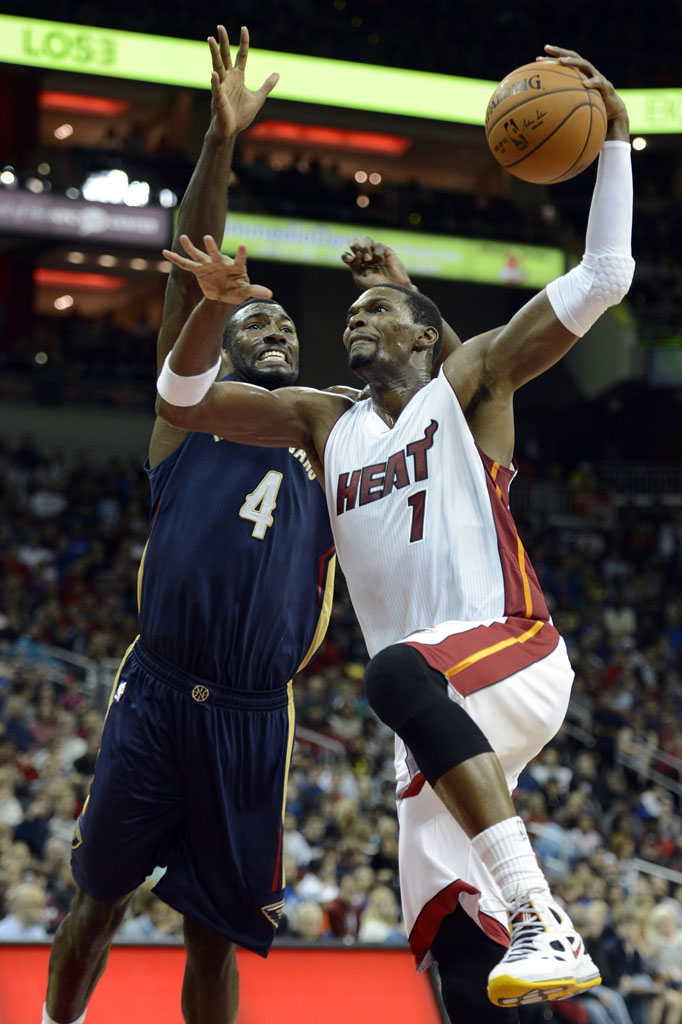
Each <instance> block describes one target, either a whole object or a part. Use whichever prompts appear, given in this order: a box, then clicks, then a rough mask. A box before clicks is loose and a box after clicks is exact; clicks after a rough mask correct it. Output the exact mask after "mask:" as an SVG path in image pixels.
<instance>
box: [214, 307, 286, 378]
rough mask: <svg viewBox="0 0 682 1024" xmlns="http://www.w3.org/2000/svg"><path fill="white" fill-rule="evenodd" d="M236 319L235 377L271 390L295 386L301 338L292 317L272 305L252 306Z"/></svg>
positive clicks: (231, 350)
mask: <svg viewBox="0 0 682 1024" xmlns="http://www.w3.org/2000/svg"><path fill="white" fill-rule="evenodd" d="M235 316H236V317H238V320H237V321H236V322H235V321H234V320H233V324H232V330H233V334H232V339H231V342H230V346H229V354H230V358H231V359H232V365H233V366H234V369H235V371H236V373H238V374H239V376H240V377H243V378H244V380H247V381H249V382H250V383H252V384H259V385H260V386H261V387H265V388H269V389H272V388H281V387H286V386H287V385H289V384H294V383H295V382H296V380H297V378H298V337H297V336H296V328H295V326H294V324H293V321H292V320H291V317H289V316H288V315H287V314H286V313H285V312H284V310H283V309H282V307H281V306H278V305H275V304H273V303H271V302H264V303H258V302H254V303H251V304H250V305H249V306H247V307H246V308H245V309H243V310H239V311H238V312H237V313H236V314H235Z"/></svg>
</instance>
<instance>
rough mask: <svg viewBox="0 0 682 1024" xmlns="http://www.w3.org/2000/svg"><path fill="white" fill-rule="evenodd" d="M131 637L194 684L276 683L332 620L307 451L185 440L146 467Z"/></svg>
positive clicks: (329, 560) (328, 570) (323, 530)
mask: <svg viewBox="0 0 682 1024" xmlns="http://www.w3.org/2000/svg"><path fill="white" fill-rule="evenodd" d="M147 472H148V475H149V479H150V483H151V490H152V523H151V529H150V534H149V540H148V542H147V547H146V549H145V553H144V555H143V558H142V563H141V565H140V573H139V580H138V597H139V604H140V612H139V618H140V635H141V637H142V639H143V641H144V642H145V644H146V645H147V646H148V647H149V648H150V649H151V650H152V651H154V652H156V653H157V654H159V655H160V656H161V657H162V658H165V659H166V660H167V661H169V662H171V663H172V664H174V665H176V666H178V667H179V668H181V669H183V670H184V671H185V672H188V673H190V674H191V675H193V676H197V677H200V678H203V679H207V680H216V681H222V682H223V683H224V684H225V685H228V686H231V687H237V688H241V689H247V690H267V689H272V688H274V687H279V686H282V685H283V684H284V683H285V682H286V681H287V680H288V679H290V678H291V677H292V676H293V675H294V674H295V673H296V671H297V670H298V669H299V668H300V667H302V665H303V664H304V663H305V662H306V661H307V660H308V659H309V657H311V656H312V654H313V653H314V651H315V650H316V649H317V647H318V646H319V644H320V642H321V640H322V637H323V636H324V632H325V630H326V627H327V623H328V621H329V613H330V610H331V600H332V589H333V579H334V567H335V555H334V541H333V538H332V533H331V528H330V526H329V518H328V514H327V509H326V504H325V496H324V492H323V490H322V488H321V487H320V485H319V483H318V481H317V480H316V479H315V476H314V473H313V471H312V469H311V467H310V464H309V462H308V460H307V457H306V455H305V452H303V451H302V450H298V449H287V448H257V447H253V446H250V445H242V444H235V443H233V442H230V441H224V440H222V439H215V438H214V437H213V436H212V435H210V434H198V433H190V434H188V436H187V437H186V438H185V440H184V441H183V442H182V444H181V445H180V446H179V448H178V449H177V450H176V451H175V452H173V453H172V454H171V455H169V456H168V457H167V458H166V459H164V460H163V461H162V462H160V463H159V464H158V465H157V466H154V468H153V469H150V468H149V466H148V465H147Z"/></svg>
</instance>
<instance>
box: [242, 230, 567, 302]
mask: <svg viewBox="0 0 682 1024" xmlns="http://www.w3.org/2000/svg"><path fill="white" fill-rule="evenodd" d="M366 234H369V235H372V236H373V237H375V238H380V239H381V241H382V242H384V243H385V244H386V245H390V246H391V248H393V249H395V250H396V252H397V253H398V255H399V256H400V258H401V260H403V262H404V263H405V265H406V266H408V267H409V268H410V274H412V275H414V276H415V277H438V278H442V279H444V280H452V281H475V282H478V283H479V284H499V285H515V286H516V287H518V286H521V287H524V288H535V289H539V288H543V287H544V286H545V285H546V284H547V283H548V282H549V281H552V280H553V279H554V278H555V277H559V275H560V274H563V272H564V270H565V269H566V268H565V259H564V254H563V252H562V251H561V250H560V249H553V248H550V247H548V246H540V245H517V244H516V243H514V242H509V243H507V242H488V241H485V240H483V239H475V238H455V237H448V236H447V235H427V234H422V233H421V232H416V231H415V232H411V231H389V230H386V229H385V228H379V227H368V226H367V225H364V226H362V227H361V226H360V225H357V224H334V223H331V222H327V221H325V222H320V221H312V220H294V219H290V218H287V217H261V216H260V215H258V214H252V213H230V215H229V217H228V219H227V224H226V227H225V237H224V239H223V246H222V248H223V252H226V253H229V254H230V255H233V254H234V252H235V250H236V248H237V245H238V244H239V243H240V242H243V243H244V244H245V245H246V247H247V251H248V254H249V257H250V258H251V259H263V260H277V261H279V262H285V263H305V264H312V265H314V266H318V267H337V268H338V269H340V270H345V269H346V268H345V264H344V263H342V262H341V253H342V252H345V251H346V250H347V249H348V239H349V238H351V237H352V236H353V235H359V236H360V237H362V236H363V235H366Z"/></svg>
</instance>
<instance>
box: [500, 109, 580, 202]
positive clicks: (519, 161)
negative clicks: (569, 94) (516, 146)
mask: <svg viewBox="0 0 682 1024" xmlns="http://www.w3.org/2000/svg"><path fill="white" fill-rule="evenodd" d="M591 106H592V104H591V103H588V102H585V103H579V104H578V106H577V107H572V108H571V110H569V112H568V113H567V114H566V117H565V118H564V119H563V121H560V122H559V124H557V125H556V126H555V127H554V128H553V129H552V131H551V132H550V133H549V135H545V137H544V139H541V140H540V142H538V144H537V146H535V147H534V149H531V151H530V152H529V153H524V154H523V156H521V157H519V159H518V160H514V161H513V162H512V163H510V164H505V165H504V169H505V170H509V168H510V167H516V165H517V164H522V163H523V161H524V160H527V159H528V157H529V156H534V155H535V154H536V153H537V152H539V150H541V149H542V147H543V146H544V144H545V143H546V142H548V141H549V140H550V139H551V138H552V136H553V135H556V133H557V132H558V131H559V129H560V128H563V126H564V125H565V124H567V122H568V121H570V120H571V118H572V117H573V115H574V114H575V112H576V111H577V110H582V109H583V107H591ZM591 125H592V117H591V116H590V126H591ZM589 137H590V133H589V131H588V132H587V134H586V136H585V143H584V145H583V148H582V149H581V151H580V156H582V155H583V153H584V152H585V146H586V145H587V143H588V141H589ZM578 159H579V158H578ZM577 162H578V161H577V160H574V161H573V163H572V164H571V166H572V167H575V165H576V163H577ZM565 173H566V171H562V174H565ZM552 180H553V181H556V180H557V179H556V178H553V179H552ZM548 184H549V182H548Z"/></svg>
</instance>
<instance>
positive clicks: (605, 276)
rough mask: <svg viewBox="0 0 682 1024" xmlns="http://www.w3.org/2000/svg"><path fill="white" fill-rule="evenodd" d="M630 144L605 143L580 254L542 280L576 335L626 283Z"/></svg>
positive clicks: (629, 270) (631, 264)
mask: <svg viewBox="0 0 682 1024" xmlns="http://www.w3.org/2000/svg"><path fill="white" fill-rule="evenodd" d="M631 234H632V168H631V161H630V143H629V142H624V141H623V142H621V141H618V140H616V139H614V140H609V141H607V142H605V143H604V144H603V146H602V148H601V151H600V153H599V166H598V169H597V181H596V183H595V186H594V193H593V195H592V203H591V206H590V216H589V219H588V222H587V236H586V239H585V253H584V255H583V258H582V260H581V261H580V263H579V264H578V266H577V267H574V268H573V269H572V270H569V272H568V273H567V274H564V275H563V277H559V278H557V280H556V281H551V282H550V284H548V285H547V289H546V291H547V297H548V299H549V301H550V303H551V305H552V309H553V310H554V312H555V313H556V315H557V318H558V319H559V320H560V321H561V323H562V324H563V325H564V327H565V328H566V329H567V330H569V331H571V333H572V334H575V335H577V336H578V337H582V335H583V334H586V333H587V331H588V330H589V329H590V327H591V326H592V324H593V323H595V321H597V320H598V319H599V317H600V316H601V315H602V313H603V312H604V311H605V310H606V309H608V307H609V306H615V305H616V304H617V303H618V302H620V300H621V299H622V298H623V296H624V295H626V294H627V292H628V289H629V288H630V285H631V283H632V275H633V274H634V272H635V261H634V260H633V258H632V255H631V252H630V237H631Z"/></svg>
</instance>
